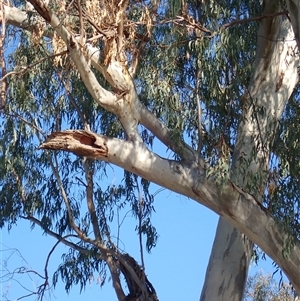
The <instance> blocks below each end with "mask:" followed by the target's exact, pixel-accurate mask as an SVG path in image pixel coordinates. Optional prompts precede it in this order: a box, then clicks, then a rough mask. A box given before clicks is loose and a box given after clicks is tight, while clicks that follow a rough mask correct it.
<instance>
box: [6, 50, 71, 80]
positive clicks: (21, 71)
mask: <svg viewBox="0 0 300 301" xmlns="http://www.w3.org/2000/svg"><path fill="white" fill-rule="evenodd" d="M67 53H68V51H67V50H64V51H62V52H60V53H56V54H53V55H49V56H47V57H43V58H41V59H39V60H38V61H37V62H34V63H32V64H30V65H28V66H27V67H24V66H20V67H19V68H22V69H23V70H20V71H11V72H8V73H6V74H5V76H3V77H2V78H1V81H2V82H3V81H4V80H5V79H6V78H7V77H8V76H11V75H14V74H22V75H23V74H25V73H26V72H27V71H29V70H30V69H31V68H33V67H35V66H36V65H38V64H40V63H42V62H43V61H45V60H48V59H52V58H55V57H57V56H61V55H64V54H67Z"/></svg>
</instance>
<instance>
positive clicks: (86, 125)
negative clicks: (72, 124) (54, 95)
mask: <svg viewBox="0 0 300 301" xmlns="http://www.w3.org/2000/svg"><path fill="white" fill-rule="evenodd" d="M58 77H59V79H60V81H61V83H62V84H63V86H64V88H65V90H66V93H67V96H68V99H69V101H70V103H71V104H72V105H73V106H74V108H75V110H76V111H77V113H78V115H79V117H80V119H81V122H82V124H83V125H84V129H85V130H86V131H89V130H90V126H89V124H88V122H87V121H86V116H85V115H84V113H83V112H82V111H81V110H80V108H79V106H78V105H77V103H76V100H75V99H74V97H73V95H72V93H71V91H70V87H69V83H66V82H65V81H64V80H63V78H62V76H61V73H58Z"/></svg>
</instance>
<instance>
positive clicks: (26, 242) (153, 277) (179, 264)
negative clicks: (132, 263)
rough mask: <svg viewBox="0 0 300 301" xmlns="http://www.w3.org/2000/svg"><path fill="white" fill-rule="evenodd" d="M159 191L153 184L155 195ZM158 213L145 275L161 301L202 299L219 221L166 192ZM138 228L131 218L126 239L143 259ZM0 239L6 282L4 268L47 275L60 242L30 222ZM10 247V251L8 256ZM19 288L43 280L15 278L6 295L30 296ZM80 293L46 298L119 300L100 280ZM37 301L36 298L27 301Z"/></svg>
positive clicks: (265, 264) (267, 264)
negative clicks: (155, 237) (156, 236)
mask: <svg viewBox="0 0 300 301" xmlns="http://www.w3.org/2000/svg"><path fill="white" fill-rule="evenodd" d="M157 188H158V187H155V186H154V185H153V190H154V191H155V190H157ZM155 209H156V213H155V214H154V215H153V224H154V225H155V226H156V228H157V231H158V233H159V240H158V243H157V246H156V248H154V249H153V251H152V252H151V254H147V253H146V254H145V265H146V274H147V275H148V278H149V280H150V281H151V282H152V284H153V285H154V287H155V289H156V291H157V294H158V297H159V300H173V301H177V300H178V301H179V300H199V296H200V293H201V288H202V285H203V281H204V276H205V271H206V265H207V262H208V259H209V255H210V251H211V246H212V243H213V239H214V234H215V229H216V224H217V220H218V216H217V215H216V214H215V213H213V212H211V211H210V210H208V209H206V208H205V207H203V206H201V205H199V204H198V203H196V202H194V201H192V200H189V199H187V198H186V197H183V196H180V195H177V194H175V193H173V192H170V191H167V190H164V191H163V192H161V193H159V194H158V195H157V196H156V199H155ZM134 227H135V221H134V219H133V218H132V217H130V216H128V217H127V218H126V220H125V223H124V226H123V228H122V230H121V231H122V232H121V237H122V241H123V244H124V248H125V250H126V251H127V252H128V253H130V254H131V255H133V256H135V258H136V259H139V258H140V257H139V245H138V237H137V235H136V233H135V231H134ZM1 235H2V237H1V241H2V245H1V249H2V250H4V251H2V252H1V255H0V256H2V258H1V265H2V267H1V270H2V277H3V276H4V272H3V264H5V263H7V268H8V269H9V270H10V271H12V270H14V269H15V268H18V267H20V266H26V267H27V268H31V269H33V270H35V271H37V272H39V273H41V274H43V269H44V265H45V260H46V257H47V254H48V253H49V251H50V250H51V248H52V247H53V245H54V244H55V242H56V241H55V239H54V238H52V237H50V236H47V235H44V234H42V231H41V230H40V229H38V227H35V228H34V229H33V230H31V229H30V225H29V224H28V223H27V222H25V221H19V222H18V223H17V226H16V227H14V228H13V229H12V230H11V231H10V232H9V233H8V232H7V230H6V229H3V230H2V233H1ZM7 248H10V250H6V251H5V249H7ZM12 248H16V249H18V250H19V251H20V253H21V254H22V256H23V258H24V259H25V260H26V261H27V263H26V262H25V261H24V260H23V259H22V258H21V257H20V256H19V255H18V253H17V252H15V253H13V255H11V254H12V250H11V249H12ZM66 251H67V248H66V247H65V246H63V245H61V246H59V247H58V248H57V249H55V251H54V253H53V255H52V256H51V258H50V263H49V274H50V275H51V276H50V277H52V274H53V272H54V271H55V269H56V268H57V266H58V265H59V263H60V262H61V255H62V253H64V252H66ZM261 267H262V268H263V269H264V271H265V272H268V273H272V272H273V271H274V268H273V267H272V265H271V261H270V260H269V261H262V262H261V266H260V267H258V268H259V269H260V268H261ZM258 268H256V267H254V264H252V266H251V268H250V273H251V274H253V273H254V272H255V271H256V270H257V269H258ZM94 276H95V278H96V277H97V275H94ZM17 281H19V283H18V282H17ZM20 284H22V285H24V286H25V287H26V288H29V289H32V290H34V289H35V288H36V287H37V286H38V285H40V284H42V281H41V280H40V279H38V278H37V277H35V276H34V275H32V278H30V277H29V276H28V275H26V274H24V275H15V277H14V279H11V280H10V281H8V282H6V283H2V284H1V285H2V287H1V290H2V291H1V296H2V295H3V294H7V297H8V298H9V299H10V300H16V299H17V298H18V297H21V296H22V295H26V294H27V292H26V291H25V290H24V289H23V288H22V287H21V285H20ZM79 292H80V288H79V286H77V287H76V286H75V287H73V288H72V289H71V292H70V294H69V295H68V294H67V293H66V292H65V290H64V286H63V284H62V283H61V282H60V283H59V284H58V285H57V287H56V288H55V290H54V291H51V292H50V295H49V294H46V298H45V300H72V301H79V300H89V299H91V298H95V297H97V299H98V300H110V301H117V298H116V296H115V294H114V290H113V288H112V285H111V282H107V283H106V284H105V285H104V287H102V288H101V287H100V285H99V284H97V281H96V279H95V280H94V281H93V282H91V284H90V285H87V287H86V288H85V290H84V291H83V292H82V293H81V294H79ZM35 299H36V298H35V296H32V297H29V298H26V299H23V300H35ZM3 300H5V299H3Z"/></svg>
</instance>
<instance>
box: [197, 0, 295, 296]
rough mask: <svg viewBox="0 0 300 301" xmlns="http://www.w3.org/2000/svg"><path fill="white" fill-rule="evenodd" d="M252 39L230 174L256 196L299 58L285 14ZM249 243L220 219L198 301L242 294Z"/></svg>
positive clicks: (269, 6)
mask: <svg viewBox="0 0 300 301" xmlns="http://www.w3.org/2000/svg"><path fill="white" fill-rule="evenodd" d="M277 5H278V4H276V1H272V0H270V1H266V4H265V10H264V14H265V15H267V14H272V13H276V12H277V11H278V9H280V7H277ZM257 43H258V48H257V53H256V59H255V63H254V72H253V74H252V79H251V82H250V85H249V89H248V91H246V92H245V95H244V101H245V103H244V104H245V106H244V112H243V120H242V121H241V123H240V126H239V131H238V136H237V143H236V147H235V150H234V155H233V163H232V176H231V178H232V181H233V182H234V183H237V184H238V185H239V186H240V187H243V188H245V190H246V191H247V192H249V193H251V194H253V195H255V197H256V199H258V200H259V201H261V198H262V194H263V191H264V187H265V182H266V178H267V173H266V171H267V170H268V164H269V156H270V146H271V145H272V142H273V138H274V134H275V131H276V129H277V125H278V120H279V119H280V116H281V114H282V112H283V109H284V106H285V104H286V102H287V101H288V99H289V97H290V95H291V94H292V92H293V90H294V88H295V85H296V84H297V81H298V76H297V64H298V63H299V58H298V55H297V54H296V53H297V45H296V41H295V39H294V32H293V30H292V27H291V24H290V22H289V21H288V19H287V18H286V16H279V17H276V18H267V19H264V20H263V21H262V22H261V24H260V28H259V32H258V41H257ZM241 159H242V160H241ZM246 162H247V163H246ZM243 170H246V173H243ZM258 183H259V184H258ZM252 247H253V244H252V242H251V241H250V240H249V239H248V238H247V237H246V236H245V235H244V234H241V233H240V232H239V231H238V230H236V229H235V228H234V227H233V226H232V225H230V224H228V223H227V221H225V220H223V219H222V218H220V219H219V223H218V226H217V231H216V237H215V240H214V244H213V248H212V252H211V256H210V260H209V264H208V267H207V271H206V277H205V283H204V286H203V290H202V293H201V297H200V300H201V301H206V300H207V301H208V300H215V301H217V300H230V301H239V300H242V298H243V294H244V289H245V283H246V279H247V273H248V267H249V263H250V259H251V255H252V249H253V248H252Z"/></svg>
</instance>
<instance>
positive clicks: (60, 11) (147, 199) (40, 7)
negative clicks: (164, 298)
mask: <svg viewBox="0 0 300 301" xmlns="http://www.w3.org/2000/svg"><path fill="white" fill-rule="evenodd" d="M27 4H28V5H26V6H25V3H24V2H23V1H13V3H9V4H8V3H7V2H5V1H1V21H2V36H1V43H2V45H3V47H2V49H3V50H4V51H2V53H1V59H2V81H1V89H2V90H1V91H2V94H1V105H2V116H1V118H2V129H1V167H0V175H1V205H0V209H1V219H0V225H1V227H3V226H5V225H7V226H8V227H9V228H10V227H12V226H13V225H14V223H15V222H16V221H17V220H18V219H20V218H22V219H25V220H28V221H29V222H30V223H32V224H35V225H38V226H40V227H41V228H42V229H43V230H44V231H45V232H46V233H48V234H49V235H52V236H54V237H55V238H57V240H58V241H59V242H60V243H63V244H65V245H67V246H68V247H69V248H70V251H69V253H68V254H66V255H65V256H64V260H63V262H62V264H61V265H60V267H59V268H58V271H57V273H55V275H54V281H58V279H59V278H58V277H59V276H61V277H62V278H63V280H64V281H65V282H66V289H67V290H68V289H70V287H71V286H72V285H73V284H76V283H80V284H81V285H82V286H84V285H85V283H86V282H87V281H88V280H89V275H90V274H91V273H92V272H93V270H97V271H99V272H100V273H101V274H102V277H103V279H105V276H106V273H107V272H109V273H110V276H111V279H112V282H113V286H114V289H115V292H116V295H117V298H118V299H119V300H157V299H158V297H157V295H156V292H155V288H154V287H153V286H152V284H151V282H150V281H149V280H148V279H147V277H146V275H145V273H144V269H143V263H141V265H139V264H138V263H137V261H136V260H135V259H134V258H133V257H132V256H131V255H130V254H127V253H124V251H122V250H120V248H119V247H118V239H115V238H114V235H113V233H111V231H110V227H109V225H110V222H111V221H112V220H113V218H114V217H115V216H114V212H116V211H117V210H119V209H121V208H123V207H124V206H130V207H131V208H132V211H133V213H134V215H135V216H136V218H137V220H138V222H139V227H138V232H139V235H146V238H147V239H146V248H147V249H148V250H150V249H151V248H152V247H154V246H155V243H156V239H157V233H156V230H155V228H154V227H153V225H152V224H151V218H150V217H151V212H152V211H153V196H152V195H151V194H150V192H149V184H150V183H151V182H153V183H156V184H158V185H161V186H162V187H164V188H167V189H170V190H172V191H174V192H177V193H179V194H182V195H184V196H187V197H188V198H189V199H191V200H194V201H196V202H198V203H199V204H202V205H204V206H206V207H208V208H209V209H211V210H213V211H214V212H216V213H217V214H219V215H220V221H219V224H218V228H217V232H216V238H215V242H214V246H213V250H212V253H211V258H210V262H209V265H208V269H207V274H206V280H205V284H204V287H203V290H202V294H201V300H241V299H242V297H243V293H244V287H245V283H246V278H247V272H248V266H249V261H250V259H251V256H252V255H253V243H254V244H256V245H257V246H258V247H260V248H261V249H262V250H263V251H264V252H265V253H266V254H268V255H269V256H270V257H271V258H272V259H273V260H274V261H275V262H276V263H277V265H278V266H279V267H280V268H281V269H282V270H283V271H284V272H285V273H286V275H287V277H288V278H289V280H290V281H291V283H292V284H293V286H294V288H295V290H296V291H297V292H298V294H299V293H300V283H299V279H300V270H299V266H300V242H299V239H300V236H299V228H300V226H299V213H300V212H299V199H298V194H299V188H298V186H299V185H298V179H299V171H298V170H299V168H298V165H299V163H298V160H299V159H298V154H299V151H298V145H297V141H298V139H299V138H298V137H299V126H298V124H299V122H298V118H299V114H298V94H297V89H296V88H297V83H298V72H297V71H298V67H299V53H298V45H299V41H300V39H299V35H300V31H299V29H300V24H299V22H300V20H299V18H298V12H299V10H300V7H299V5H300V4H299V3H298V2H297V1H296V0H287V1H274V0H265V1H238V0H236V1H223V2H221V3H217V2H216V1H211V0H204V1H201V2H200V1H192V0H191V1H178V0H173V1H169V2H168V1H158V0H152V1H128V0H124V1H120V2H119V1H104V0H103V1H101V0H86V1H80V0H76V1H75V0H74V1H55V0H52V1H43V0H30V1H28V3H27ZM29 4H30V5H29ZM294 91H295V93H294V94H293V92H294ZM66 125H68V126H69V127H70V129H69V130H62V129H63V128H65V127H66ZM49 133H50V134H49ZM154 139H158V140H159V141H160V142H161V143H162V144H163V145H165V147H166V148H168V149H170V150H171V151H172V152H173V155H174V157H173V159H172V160H170V159H167V158H163V157H161V156H159V155H158V154H157V153H156V151H155V150H154V145H153V140H154ZM36 144H39V145H40V146H39V148H40V151H38V150H37V149H36ZM41 150H43V151H41ZM107 163H111V164H115V165H117V166H119V167H121V168H123V169H124V170H125V172H124V182H123V184H120V185H118V186H116V185H110V186H109V187H108V188H107V190H103V188H101V187H99V186H97V184H96V182H95V180H96V179H98V178H100V177H101V176H103V174H105V173H106V168H107ZM138 176H140V177H141V178H142V180H141V184H139V180H138ZM136 192H138V193H136ZM142 195H143V197H141V196H142ZM84 204H85V205H84ZM84 209H86V212H83V211H84ZM91 232H92V235H91V234H90V233H91ZM74 238H77V239H78V243H74V242H73V240H71V239H74ZM74 275H75V277H74ZM121 275H123V276H124V277H125V280H126V284H127V287H128V292H126V291H125V290H124V287H123V286H124V284H123V283H122V281H121V280H120V279H121ZM47 283H48V281H46V282H45V287H46V285H47ZM42 292H43V290H42Z"/></svg>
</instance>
